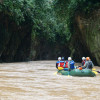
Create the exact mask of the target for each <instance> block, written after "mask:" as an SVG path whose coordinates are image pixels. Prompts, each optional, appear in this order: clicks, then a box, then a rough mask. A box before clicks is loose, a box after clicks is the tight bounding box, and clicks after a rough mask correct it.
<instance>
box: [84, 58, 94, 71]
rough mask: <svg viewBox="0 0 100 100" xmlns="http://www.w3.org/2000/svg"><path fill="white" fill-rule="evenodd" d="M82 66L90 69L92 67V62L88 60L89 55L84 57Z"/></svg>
mask: <svg viewBox="0 0 100 100" xmlns="http://www.w3.org/2000/svg"><path fill="white" fill-rule="evenodd" d="M84 67H85V68H87V69H90V70H92V68H93V67H94V64H93V62H92V61H91V60H90V57H86V62H85V65H84Z"/></svg>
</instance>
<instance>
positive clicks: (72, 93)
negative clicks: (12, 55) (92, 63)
mask: <svg viewBox="0 0 100 100" xmlns="http://www.w3.org/2000/svg"><path fill="white" fill-rule="evenodd" d="M55 63H56V61H31V62H22V63H1V64H0V100H100V74H98V75H97V76H96V77H72V76H69V77H68V76H62V75H57V74H56V71H57V70H56V68H55ZM96 69H97V70H100V68H99V67H96Z"/></svg>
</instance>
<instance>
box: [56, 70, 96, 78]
mask: <svg viewBox="0 0 100 100" xmlns="http://www.w3.org/2000/svg"><path fill="white" fill-rule="evenodd" d="M57 73H58V74H61V75H70V76H79V77H94V76H96V75H95V73H93V72H92V71H91V70H90V69H82V70H79V69H73V70H71V71H65V70H58V72H57Z"/></svg>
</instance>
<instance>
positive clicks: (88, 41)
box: [76, 9, 100, 65]
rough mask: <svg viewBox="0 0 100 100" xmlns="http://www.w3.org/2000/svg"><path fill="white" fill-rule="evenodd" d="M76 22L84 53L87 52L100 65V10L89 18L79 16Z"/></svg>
mask: <svg viewBox="0 0 100 100" xmlns="http://www.w3.org/2000/svg"><path fill="white" fill-rule="evenodd" d="M76 22H77V24H76V26H77V28H76V29H78V30H79V31H77V32H78V39H79V42H80V43H81V44H82V46H83V52H87V53H88V54H87V56H90V57H91V58H92V60H93V61H94V62H97V64H99V65H100V9H99V10H97V11H95V12H93V13H92V14H91V15H90V16H89V17H86V16H82V14H80V15H77V17H76ZM81 50H82V49H81Z"/></svg>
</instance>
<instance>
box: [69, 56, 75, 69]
mask: <svg viewBox="0 0 100 100" xmlns="http://www.w3.org/2000/svg"><path fill="white" fill-rule="evenodd" d="M68 69H69V70H72V69H74V61H73V60H72V58H71V57H68Z"/></svg>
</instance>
